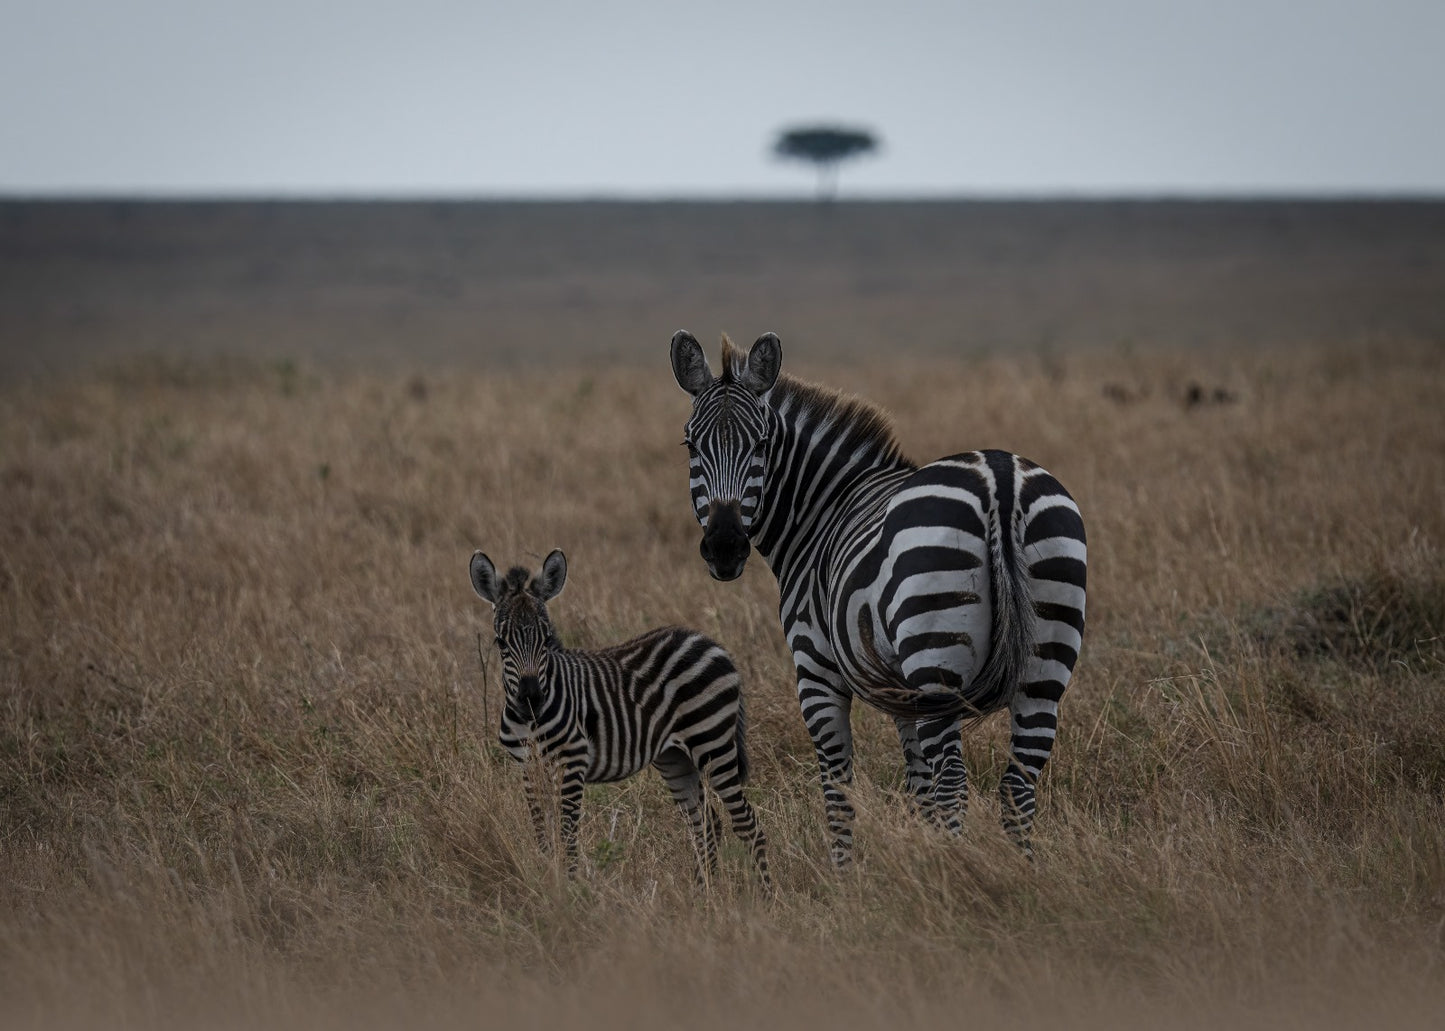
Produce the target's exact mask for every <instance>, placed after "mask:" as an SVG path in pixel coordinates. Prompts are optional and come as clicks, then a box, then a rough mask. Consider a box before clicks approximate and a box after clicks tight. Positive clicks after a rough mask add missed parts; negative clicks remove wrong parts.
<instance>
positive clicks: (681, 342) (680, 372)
mask: <svg viewBox="0 0 1445 1031" xmlns="http://www.w3.org/2000/svg"><path fill="white" fill-rule="evenodd" d="M671 352H672V374H673V375H674V376H676V377H677V385H678V386H680V387H682V389H683V390H686V391H687V392H688V393H689V394H691V395H692V396H693V397H696V396H697V395H698V394H700V393H701V392H702V391H703V390H705V389H706V388H707V385H708V384H709V383H711V382H712V370H711V369H709V368H708V367H707V356H706V355H705V354H703V353H702V345H701V344H699V343H698V342H697V337H695V336H693V335H692V334H691V333H689V332H688V331H687V330H685V329H679V330H678V331H677V332H676V333H674V334H672V348H671Z"/></svg>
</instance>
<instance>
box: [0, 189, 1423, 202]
mask: <svg viewBox="0 0 1445 1031" xmlns="http://www.w3.org/2000/svg"><path fill="white" fill-rule="evenodd" d="M1290 201H1293V202H1307V203H1308V202H1316V203H1350V202H1353V203H1381V202H1386V203H1390V202H1393V203H1411V202H1413V203H1420V202H1432V203H1439V202H1445V188H1440V189H1435V190H1427V189H1363V188H1362V189H1328V190H1321V189H1300V190H1285V189H1248V190H1246V189H1224V190H1185V189H1180V190H1174V189H1157V190H1082V189H1080V190H1070V189H1059V190H1013V191H1006V190H976V191H959V192H949V193H945V192H917V193H879V192H867V191H865V192H859V193H856V194H851V193H850V194H847V195H845V196H841V197H840V196H834V197H831V198H828V199H821V198H818V197H816V196H814V195H811V194H798V193H748V192H740V193H714V192H707V193H685V192H677V193H671V192H657V193H632V192H628V191H622V190H616V191H613V190H598V191H585V190H584V191H576V192H558V193H506V192H485V191H475V192H471V191H461V190H457V191H434V192H432V191H424V190H416V191H412V190H374V191H370V190H271V191H267V190H249V189H247V190H194V191H193V190H44V189H42V190H13V191H12V190H8V189H0V203H3V204H14V203H53V204H64V203H74V204H107V203H139V204H293V203H294V204H372V203H377V204H638V205H645V204H659V205H665V204H700V205H710V204H711V205H723V204H804V205H814V204H816V205H819V206H833V205H840V204H842V205H848V204H950V203H955V204H957V203H980V204H988V203H1170V202H1175V203H1210V202H1215V203H1268V202H1290Z"/></svg>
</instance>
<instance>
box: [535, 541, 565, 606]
mask: <svg viewBox="0 0 1445 1031" xmlns="http://www.w3.org/2000/svg"><path fill="white" fill-rule="evenodd" d="M566 582H567V556H566V555H564V554H562V549H561V548H557V549H554V550H553V552H552V554H550V555H548V556H547V560H546V561H545V562H543V563H542V571H541V572H540V573H538V574H537V575H536V576H534V577H533V578H532V586H531V591H532V593H533V594H535V595H536V596H537V597H538V598H541V599H542V600H543V601H551V600H552V599H553V598H555V597H557V595H559V594H561V593H562V585H563V584H565V583H566Z"/></svg>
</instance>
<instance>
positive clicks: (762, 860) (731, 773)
mask: <svg viewBox="0 0 1445 1031" xmlns="http://www.w3.org/2000/svg"><path fill="white" fill-rule="evenodd" d="M707 782H708V783H709V784H711V785H712V789H713V791H715V792H717V796H718V798H719V799H720V800H721V801H722V804H723V808H725V809H726V810H727V811H728V816H729V817H730V818H731V820H732V825H733V833H734V834H736V835H737V836H738V837H739V838H741V839H742V840H743V842H744V843H745V844H746V845H747V846H748V851H749V853H751V855H752V857H753V865H754V866H756V867H757V868H758V876H759V878H761V880H762V882H763V887H764V888H766V889H767V890H768V891H772V890H773V878H772V875H771V874H769V872H768V839H767V836H766V835H765V834H764V833H763V829H762V828H761V827H760V826H758V818H757V815H756V814H755V813H754V812H753V807H752V806H751V805H749V804H748V800H747V798H746V797H745V796H744V795H743V786H742V782H741V781H740V779H739V778H738V767H737V762H736V761H730V762H728V763H727V764H726V765H723V764H719V763H711V764H708V766H707ZM708 815H709V816H710V817H712V819H714V820H716V819H717V814H716V813H714V812H713V810H712V807H711V806H709V807H708Z"/></svg>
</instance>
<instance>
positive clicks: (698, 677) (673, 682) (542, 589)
mask: <svg viewBox="0 0 1445 1031" xmlns="http://www.w3.org/2000/svg"><path fill="white" fill-rule="evenodd" d="M470 573H471V580H472V586H473V588H475V590H476V592H477V594H478V595H480V596H481V597H482V598H484V599H486V600H487V601H489V602H491V603H492V604H493V606H495V614H494V617H495V618H494V627H495V630H496V637H497V646H498V648H499V649H500V650H501V657H502V679H503V682H504V684H505V687H506V704H505V706H504V708H503V713H502V726H501V733H500V740H501V743H502V747H504V748H506V749H507V751H509V752H510V753H511V754H512V755H513V756H515V757H516V758H517V759H519V760H521V761H522V762H523V763H524V766H523V771H524V775H523V781H524V784H525V789H526V793H527V805H528V808H529V809H530V810H531V814H532V821H533V824H534V826H535V828H536V831H537V840H538V842H539V844H540V845H541V846H542V848H543V849H544V850H547V849H548V848H550V845H551V835H550V834H549V832H548V828H547V811H546V807H545V806H544V804H543V801H544V798H543V796H544V795H550V794H551V790H552V788H553V783H552V782H554V781H557V780H560V792H561V807H560V808H561V820H560V827H559V831H560V835H561V839H562V842H563V844H564V846H565V848H566V851H567V858H568V868H569V870H571V869H575V866H576V861H577V820H578V816H579V813H580V809H581V804H582V789H583V785H584V784H589V783H596V782H600V781H616V780H623V779H625V778H627V777H630V776H632V775H633V774H634V773H637V772H638V771H639V770H641V769H643V767H645V766H649V765H651V766H653V767H655V768H656V769H657V771H658V772H659V773H660V774H662V778H663V780H664V781H665V782H666V783H667V786H668V789H669V790H670V791H671V792H672V797H673V799H674V800H675V801H676V802H677V804H678V806H679V807H680V808H681V809H682V811H683V813H684V815H685V816H686V817H687V820H688V824H689V826H690V827H691V829H692V835H693V842H694V845H695V847H696V849H697V856H698V863H699V866H698V875H699V877H700V878H702V877H705V876H707V875H709V874H711V873H712V872H714V871H715V870H716V867H717V851H716V850H717V837H718V833H719V832H720V828H721V821H720V820H719V818H718V816H717V814H716V813H715V812H714V811H713V809H712V807H711V806H709V805H707V804H706V801H705V799H704V797H703V778H706V780H707V783H708V785H709V786H710V787H711V788H712V789H713V791H714V792H715V793H716V794H717V796H718V798H719V799H720V800H721V801H722V804H723V806H724V808H726V809H727V811H728V815H729V816H730V818H731V820H732V828H733V831H734V832H735V833H736V834H737V835H738V837H740V838H742V839H743V841H745V842H746V843H747V844H748V847H749V848H750V850H751V851H752V856H753V861H754V862H755V863H756V864H757V867H758V873H759V875H760V876H761V878H762V880H763V883H764V884H765V885H770V884H771V881H770V878H769V875H768V861H767V854H766V840H765V838H764V836H763V832H762V829H761V828H760V827H759V826H758V822H757V818H756V817H755V816H754V814H753V810H752V807H751V806H750V805H749V804H748V801H747V799H746V798H745V797H743V785H744V784H745V783H746V782H747V778H748V762H747V749H746V742H745V739H744V729H743V728H744V720H743V699H742V692H741V678H740V677H739V676H738V672H737V668H736V667H735V666H734V665H733V661H732V659H731V657H730V656H729V655H728V653H727V652H726V651H724V650H723V648H722V647H721V646H720V645H718V644H717V643H715V642H714V641H711V640H709V639H708V638H707V637H704V636H703V635H702V634H700V633H697V632H696V631H693V630H686V629H683V628H682V627H675V626H670V627H661V628H659V629H656V630H651V631H648V632H647V633H645V634H643V635H642V636H640V637H636V638H633V639H632V640H630V641H627V642H625V643H623V644H618V645H614V646H613V647H611V648H605V649H602V650H599V651H574V650H569V649H566V648H563V647H562V645H561V643H560V642H559V641H558V639H557V636H556V633H555V632H554V631H553V629H552V622H551V620H550V619H549V618H548V616H547V604H546V603H547V602H548V601H549V600H551V599H552V598H554V597H556V595H557V593H558V592H559V591H561V590H562V586H563V584H564V583H565V582H566V578H567V560H566V558H565V557H564V556H563V554H562V552H560V551H554V552H552V554H550V555H548V556H547V560H546V561H545V562H544V563H543V565H542V570H541V572H539V573H538V574H537V575H536V576H532V575H531V574H530V573H529V572H528V571H527V570H526V569H524V568H521V567H516V568H514V569H512V570H511V571H510V572H509V573H507V575H506V576H505V577H499V576H498V575H497V571H496V567H495V566H493V564H492V561H491V560H490V559H489V558H487V556H486V555H484V554H482V553H481V552H480V551H478V552H476V553H475V554H474V555H473V556H472V559H471V568H470Z"/></svg>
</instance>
